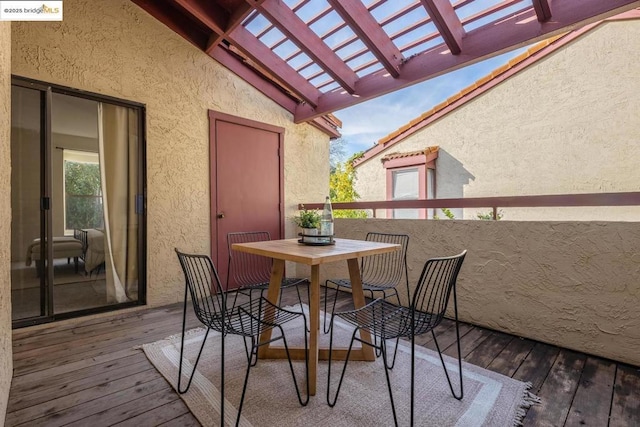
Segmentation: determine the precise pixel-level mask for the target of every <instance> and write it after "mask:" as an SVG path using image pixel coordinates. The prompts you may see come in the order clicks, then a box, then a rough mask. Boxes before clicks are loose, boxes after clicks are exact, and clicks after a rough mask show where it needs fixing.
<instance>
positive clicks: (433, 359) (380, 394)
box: [143, 322, 538, 427]
mask: <svg viewBox="0 0 640 427" xmlns="http://www.w3.org/2000/svg"><path fill="white" fill-rule="evenodd" d="M336 327H337V331H336V337H335V338H334V339H335V340H337V345H342V346H346V345H347V343H348V340H349V339H350V337H351V332H350V328H349V327H348V326H347V325H345V324H337V325H336ZM351 330H352V329H351ZM302 331H304V327H303V325H302V324H301V323H300V324H299V325H296V324H294V323H293V322H292V323H290V324H288V325H287V329H286V330H285V333H286V334H287V340H288V341H289V342H290V343H291V345H296V344H298V343H300V342H302V341H300V340H302V339H303V336H302V335H301V333H302ZM203 336H204V330H203V329H201V328H198V329H194V330H191V331H188V333H187V336H186V345H185V351H186V355H187V357H186V360H185V361H184V362H183V363H184V365H183V370H184V371H186V372H187V373H189V372H190V371H191V369H192V366H193V365H192V363H193V361H195V357H196V355H197V352H198V349H199V347H200V343H201V342H202V338H203ZM328 338H329V337H328V335H324V334H321V339H320V341H321V345H323V346H328ZM291 341H293V342H291ZM296 341H298V342H296ZM226 346H227V350H226V359H225V365H226V376H225V384H226V387H225V394H226V403H225V420H226V421H225V422H226V423H228V424H229V425H233V424H234V423H235V420H236V415H237V410H236V407H237V404H238V403H239V401H240V393H241V392H242V384H243V381H244V374H245V369H246V356H245V350H244V346H243V344H242V340H241V339H240V338H239V337H236V336H228V337H227V341H226ZM390 347H391V343H390ZM143 349H144V352H145V354H146V355H147V357H148V358H149V360H150V361H151V362H152V363H153V365H154V366H155V367H156V368H157V369H158V370H159V371H160V372H161V373H162V375H163V376H164V377H165V378H166V379H167V380H168V381H169V382H170V383H171V384H172V385H173V386H174V387H175V386H176V383H177V376H178V363H179V356H180V335H177V336H172V337H168V338H166V339H164V340H161V341H157V342H154V343H150V344H145V345H144V346H143ZM219 349H220V335H219V334H217V333H213V331H212V332H211V333H210V334H209V337H208V339H207V343H206V344H205V347H204V352H203V355H202V360H200V363H199V364H198V369H197V372H196V375H195V377H194V380H193V384H192V385H191V388H190V389H189V391H188V392H187V393H185V394H182V395H181V397H182V398H183V400H184V401H185V403H186V405H187V406H188V407H189V409H190V410H191V412H192V413H193V414H194V416H195V417H196V418H197V419H198V420H199V421H200V423H202V425H204V426H215V425H219V423H220V415H219V407H220V405H219V399H220V394H219V391H218V388H217V385H218V384H219V383H220V364H219V361H220V351H219ZM410 356H411V352H410V346H409V345H408V344H406V343H402V342H401V343H400V346H399V348H398V358H397V361H396V366H395V367H394V369H393V371H392V373H391V379H392V386H393V390H394V399H395V402H396V410H397V411H398V419H399V423H400V425H409V384H410V383H409V378H410V360H411V358H410ZM416 360H417V362H416V363H417V365H416V373H417V380H416V421H415V425H418V426H517V425H519V424H520V421H521V420H522V418H523V416H524V415H525V413H526V409H527V408H529V407H530V406H531V404H533V403H535V402H536V401H538V399H537V397H536V396H534V395H532V394H531V393H529V391H528V390H529V388H530V384H527V383H523V382H521V381H517V380H514V379H512V378H509V377H506V376H504V375H501V374H497V373H495V372H492V371H489V370H486V369H482V368H479V367H477V366H474V365H470V364H467V363H464V362H463V368H462V371H463V378H464V399H463V400H462V401H458V400H456V399H454V398H453V397H452V396H451V392H450V390H449V386H448V384H447V381H446V378H445V376H444V372H443V370H442V364H441V362H440V359H439V357H438V354H437V353H436V352H433V351H431V350H428V349H425V348H422V347H419V351H418V352H417V358H416ZM445 362H446V363H447V365H448V368H449V369H450V373H452V375H451V376H452V381H454V384H457V378H458V375H457V360H456V359H452V358H448V357H446V356H445ZM334 363H335V365H332V375H333V376H332V384H334V385H333V386H332V390H335V384H337V380H338V376H337V375H335V374H333V373H334V372H336V371H338V370H341V369H342V365H341V363H342V362H340V361H337V362H334ZM294 366H295V369H296V370H297V375H298V378H300V379H301V381H304V375H303V374H304V364H303V363H302V362H296V363H295V364H294ZM334 366H335V367H334ZM303 384H304V383H303ZM326 388H327V362H326V361H320V363H319V371H318V390H317V394H316V396H312V397H311V399H310V401H309V404H308V405H307V406H306V407H301V406H300V404H299V403H298V400H297V397H296V394H295V389H294V386H293V382H292V378H291V373H290V371H289V367H288V363H287V362H286V360H260V361H259V362H258V364H257V365H256V366H255V367H254V368H252V370H251V374H250V378H249V385H248V387H247V396H246V398H245V403H244V408H243V410H242V418H241V423H240V425H244V426H276V425H277V426H316V425H326V426H350V427H353V426H363V427H365V426H366V427H372V426H392V425H393V415H392V412H391V406H390V402H389V397H388V392H387V385H386V380H385V375H384V368H383V366H382V359H381V358H378V359H377V360H376V361H375V362H355V361H354V362H349V366H348V367H347V372H346V375H345V382H344V384H343V385H342V390H341V392H340V396H339V398H338V402H337V404H336V406H335V407H333V408H331V407H329V406H328V405H327V402H326Z"/></svg>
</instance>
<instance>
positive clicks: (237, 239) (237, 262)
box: [227, 231, 309, 308]
mask: <svg viewBox="0 0 640 427" xmlns="http://www.w3.org/2000/svg"><path fill="white" fill-rule="evenodd" d="M266 240H271V236H270V235H269V232H268V231H246V232H245V231H243V232H234V233H229V234H227V245H228V248H229V269H228V274H227V289H229V286H230V285H231V284H235V286H237V287H238V291H239V292H240V293H245V294H247V295H248V296H249V298H250V299H253V292H254V291H258V292H260V296H261V297H262V296H263V295H264V292H265V291H266V290H268V289H269V279H270V278H271V265H272V263H273V261H272V260H271V259H270V258H268V257H263V256H260V255H254V254H250V253H247V252H240V251H234V250H233V249H231V245H233V244H234V243H251V242H263V241H266ZM300 285H306V287H307V298H308V296H309V281H308V280H307V279H299V278H283V279H282V283H281V284H280V289H281V291H282V290H283V289H286V288H290V287H295V289H296V293H297V294H298V302H299V303H300V307H301V308H302V297H301V295H300V289H299V286H300Z"/></svg>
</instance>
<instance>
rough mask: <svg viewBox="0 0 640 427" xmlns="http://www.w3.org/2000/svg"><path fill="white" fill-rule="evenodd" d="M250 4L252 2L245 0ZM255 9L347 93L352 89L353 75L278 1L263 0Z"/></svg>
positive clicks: (355, 77) (303, 23) (309, 29)
mask: <svg viewBox="0 0 640 427" xmlns="http://www.w3.org/2000/svg"><path fill="white" fill-rule="evenodd" d="M247 1H248V2H250V4H252V5H253V4H254V3H255V2H254V1H252V0H247ZM256 9H257V10H258V11H259V12H260V13H262V15H264V16H265V17H266V18H267V19H268V20H269V21H271V23H272V24H274V25H275V26H276V27H277V28H278V30H280V31H281V32H282V33H284V34H285V35H286V36H287V37H288V38H289V40H291V41H292V42H294V43H295V44H296V45H297V46H298V47H299V48H300V49H302V50H303V51H304V52H305V53H306V54H307V55H308V56H309V57H310V58H312V59H313V60H314V61H315V62H316V63H317V64H318V65H319V66H320V67H321V68H322V69H324V70H325V72H326V73H327V74H329V75H330V76H331V77H333V78H334V80H335V81H337V82H338V84H340V86H342V87H343V88H344V90H346V91H347V92H349V93H353V92H354V91H355V85H356V80H357V76H356V73H355V72H353V70H351V69H350V68H349V67H348V66H347V65H346V64H345V63H344V62H343V61H342V60H341V59H340V57H339V56H338V55H336V53H335V52H334V51H332V50H331V49H329V47H328V46H327V45H326V44H325V43H324V42H323V41H322V40H321V39H320V37H318V36H317V35H316V34H315V33H314V32H313V31H312V30H311V28H309V27H308V26H307V24H305V22H304V21H303V20H302V19H300V18H299V17H298V15H296V14H295V13H294V12H293V11H292V10H291V9H289V7H288V6H287V5H286V4H284V2H282V1H281V0H265V1H264V3H262V4H261V5H256Z"/></svg>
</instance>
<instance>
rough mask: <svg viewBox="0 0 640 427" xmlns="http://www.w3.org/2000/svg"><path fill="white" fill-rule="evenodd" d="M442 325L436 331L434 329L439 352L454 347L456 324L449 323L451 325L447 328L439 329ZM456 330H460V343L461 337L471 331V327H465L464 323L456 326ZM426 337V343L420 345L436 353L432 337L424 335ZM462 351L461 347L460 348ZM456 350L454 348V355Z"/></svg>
mask: <svg viewBox="0 0 640 427" xmlns="http://www.w3.org/2000/svg"><path fill="white" fill-rule="evenodd" d="M441 326H442V325H439V326H438V327H437V328H436V329H435V331H434V332H435V334H436V338H437V340H438V345H439V346H440V350H441V351H445V350H446V349H447V348H449V347H450V346H454V347H455V345H456V324H455V322H453V321H451V324H450V325H449V327H448V328H442V329H441V328H440V327H441ZM458 329H459V330H460V343H462V339H463V337H464V336H465V335H466V334H467V333H469V332H470V331H471V329H473V326H471V325H467V324H466V323H461V324H460V325H459V326H458ZM425 335H427V336H428V337H429V338H430V339H429V341H428V342H426V343H424V344H420V345H422V346H423V347H426V348H428V349H430V350H433V351H437V348H436V343H435V341H434V340H433V337H432V336H431V334H425ZM461 349H462V347H461ZM457 352H458V350H457V348H456V354H457Z"/></svg>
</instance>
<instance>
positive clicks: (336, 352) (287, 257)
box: [231, 239, 400, 395]
mask: <svg viewBox="0 0 640 427" xmlns="http://www.w3.org/2000/svg"><path fill="white" fill-rule="evenodd" d="M231 248H232V249H233V250H236V251H241V252H248V253H251V254H256V255H262V256H266V257H270V258H272V259H273V266H272V269H271V280H270V282H269V291H268V293H267V299H268V300H269V301H270V302H272V303H274V304H277V303H278V297H279V295H280V284H281V282H282V276H283V274H284V264H285V261H293V262H297V263H300V264H306V265H310V266H311V284H310V287H309V320H310V334H309V335H310V338H309V394H311V395H315V394H316V383H317V379H318V360H319V359H322V360H327V359H328V358H329V349H328V348H319V347H318V338H319V334H320V265H321V264H328V263H330V262H336V261H344V260H346V261H347V265H348V267H349V278H350V279H351V287H352V297H353V304H354V306H355V307H356V308H360V307H362V306H364V304H365V303H364V294H363V292H362V282H361V280H360V267H359V265H358V258H361V257H364V256H368V255H375V254H381V253H386V252H393V251H396V250H400V245H396V244H389V243H379V242H367V241H364V240H348V239H335V244H334V245H327V246H310V245H303V244H301V243H298V240H297V239H284V240H269V241H263V242H252V243H236V244H234V245H232V246H231ZM268 315H269V313H266V316H268ZM267 320H268V318H267ZM360 334H361V335H360V337H361V338H362V340H364V341H366V342H369V343H371V336H370V334H369V332H367V331H361V332H360ZM270 339H271V330H268V331H265V332H263V334H262V335H261V336H260V341H261V342H267V341H269V340H270ZM289 351H290V353H291V357H292V358H293V359H297V360H304V358H305V354H304V348H302V347H290V348H289ZM332 353H333V355H332V358H334V359H343V360H344V358H345V357H346V354H347V349H346V348H335V347H334V348H333V350H332ZM258 357H260V358H267V359H285V358H286V357H287V355H286V353H285V351H284V347H272V346H271V345H270V344H269V345H265V346H263V347H261V348H260V350H259V351H258ZM350 358H351V360H366V361H374V360H375V355H374V352H373V348H372V347H370V346H368V345H363V346H362V348H361V349H353V350H352V351H351V356H350Z"/></svg>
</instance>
